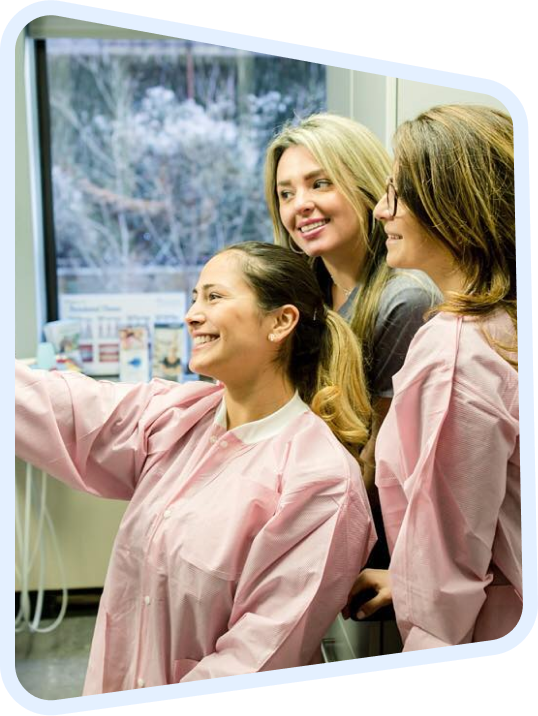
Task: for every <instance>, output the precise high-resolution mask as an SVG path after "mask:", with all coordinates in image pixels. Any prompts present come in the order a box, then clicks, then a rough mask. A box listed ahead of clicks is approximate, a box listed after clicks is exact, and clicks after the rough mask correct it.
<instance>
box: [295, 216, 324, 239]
mask: <svg viewBox="0 0 538 716" xmlns="http://www.w3.org/2000/svg"><path fill="white" fill-rule="evenodd" d="M328 223H329V219H315V220H313V221H309V222H307V223H303V224H301V225H300V226H298V227H297V229H298V231H299V233H300V234H301V236H302V237H303V238H305V239H308V238H312V237H314V236H317V235H318V233H319V232H320V231H321V230H322V229H323V228H324V227H325V226H326V225H327V224H328Z"/></svg>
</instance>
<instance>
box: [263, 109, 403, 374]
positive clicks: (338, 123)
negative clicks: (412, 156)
mask: <svg viewBox="0 0 538 716" xmlns="http://www.w3.org/2000/svg"><path fill="white" fill-rule="evenodd" d="M295 146H302V147H304V148H305V149H307V150H308V151H309V152H310V153H311V154H312V156H313V157H314V158H315V160H316V161H317V162H318V163H319V165H320V166H321V167H323V170H324V171H325V172H327V176H328V178H329V179H330V180H331V181H332V183H333V184H334V186H335V187H336V188H337V189H338V191H339V192H340V193H341V194H342V195H343V196H344V197H345V198H346V199H347V201H348V202H349V203H350V205H351V206H352V207H353V209H354V211H355V213H356V215H357V217H358V220H359V226H360V232H359V235H358V236H357V241H361V240H364V241H365V242H366V248H367V258H366V261H365V264H364V267H363V269H362V274H361V276H360V277H359V283H360V288H359V291H358V295H357V297H356V300H355V301H354V304H353V305H354V310H353V315H352V318H351V322H350V325H351V328H352V330H353V332H354V334H355V336H356V338H357V339H358V341H359V344H360V345H361V348H362V350H363V360H364V362H365V364H366V366H368V365H369V363H370V361H371V357H372V350H373V337H374V327H375V319H376V316H377V313H378V307H379V300H380V297H381V293H382V291H383V289H384V287H385V285H386V283H387V281H388V280H389V279H390V277H391V275H392V271H391V269H390V268H389V267H388V266H387V264H386V261H385V256H386V249H385V240H386V236H385V234H384V231H383V228H382V226H381V225H380V224H377V222H375V220H374V218H373V210H374V207H375V205H376V204H377V201H378V199H379V197H380V196H382V195H383V193H384V191H385V186H386V180H387V176H388V175H389V173H390V171H391V160H390V157H389V155H388V153H387V151H386V150H385V148H384V147H383V145H382V143H381V142H380V141H379V139H378V138H377V137H376V136H375V134H373V133H372V132H371V131H370V130H369V129H367V128H366V127H364V126H363V125H362V124H359V123H358V122H355V121H353V120H351V119H348V118H346V117H340V116H338V115H335V114H330V113H321V114H314V115H311V116H310V117H307V118H306V119H303V120H302V121H301V122H299V124H297V125H291V124H289V125H287V126H285V127H284V129H283V130H282V131H281V132H280V133H279V134H278V135H277V136H276V137H275V138H274V139H273V141H272V142H271V144H270V145H269V147H268V149H267V153H266V161H265V197H266V201H267V206H268V208H269V214H270V216H271V219H272V222H273V229H274V237H275V242H276V243H277V244H280V245H281V246H286V247H287V248H290V249H293V250H294V251H298V247H297V246H296V245H295V243H294V241H293V239H292V237H291V236H290V235H289V233H288V231H287V230H286V228H285V227H284V225H283V223H282V220H281V218H280V209H279V200H278V193H277V187H276V173H277V168H278V163H279V161H280V159H281V157H282V155H283V154H284V152H285V151H286V149H289V148H290V147H295ZM309 263H310V264H311V266H312V268H313V270H314V273H315V274H316V276H317V279H318V282H319V284H320V286H321V289H322V291H323V293H324V297H325V301H326V302H327V303H328V304H329V305H330V304H331V302H332V299H331V293H330V289H331V284H332V282H331V278H330V276H329V273H328V271H327V269H326V268H325V265H324V264H323V261H322V259H321V258H319V257H318V258H315V259H309Z"/></svg>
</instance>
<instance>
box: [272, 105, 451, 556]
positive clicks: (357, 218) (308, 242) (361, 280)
mask: <svg viewBox="0 0 538 716" xmlns="http://www.w3.org/2000/svg"><path fill="white" fill-rule="evenodd" d="M389 172H390V159H389V156H388V154H387V152H386V150H385V149H384V147H383V145H382V144H381V142H380V141H379V140H378V139H377V137H376V136H375V135H374V134H373V133H372V132H370V131H369V130H368V129H367V128H366V127H364V126H363V125H361V124H359V123H357V122H355V121H353V120H350V119H347V118H344V117H340V116H337V115H332V114H327V113H325V114H317V115H312V116H310V117H308V118H306V119H304V120H302V121H301V122H299V123H298V124H297V125H289V126H286V127H285V128H284V129H283V130H282V132H280V134H279V135H278V136H276V137H275V139H274V140H273V141H272V143H271V144H270V145H269V147H268V150H267V155H266V166H265V190H266V199H267V204H268V207H269V212H270V215H271V218H272V221H273V227H274V232H275V241H276V243H278V244H280V245H282V246H287V247H288V248H289V249H291V250H292V251H294V252H296V253H298V254H303V256H305V258H307V259H308V262H309V263H310V265H311V266H312V268H313V270H314V272H315V274H316V277H317V279H318V282H319V285H320V287H321V289H322V291H323V295H324V297H325V301H326V303H327V305H328V306H329V307H331V308H333V309H334V310H336V311H338V312H339V313H340V315H342V316H343V317H344V318H346V320H347V321H348V322H349V323H350V326H351V328H352V330H353V332H354V333H355V336H356V337H357V341H358V343H359V345H360V346H361V348H362V351H363V361H364V370H365V374H366V378H367V383H368V388H369V391H370V394H371V398H372V404H373V420H372V425H371V432H370V435H371V437H370V439H369V441H368V443H367V444H366V446H365V448H364V450H363V451H362V454H361V460H362V468H363V477H364V480H365V484H366V487H367V489H368V493H369V496H370V499H371V503H372V508H373V510H374V517H375V518H376V528H377V531H378V535H379V538H380V539H379V541H378V543H377V545H376V547H375V549H374V553H373V554H372V556H371V560H370V564H373V565H376V566H386V565H387V564H388V552H387V548H386V543H385V540H384V538H383V526H382V522H381V517H380V511H379V507H378V500H377V495H376V488H375V484H374V473H375V462H374V447H375V439H376V435H377V432H378V430H379V427H380V425H381V423H382V421H383V418H384V416H385V415H386V413H387V411H388V408H389V405H390V402H391V399H392V394H393V390H392V376H393V375H394V374H395V373H396V372H397V371H398V370H399V369H400V368H401V367H402V365H403V362H404V359H405V355H406V353H407V349H408V346H409V343H410V342H411V339H412V337H413V336H414V334H415V332H416V331H417V330H418V328H419V327H420V326H421V325H422V324H423V322H424V315H425V313H426V312H427V311H428V309H430V308H431V307H432V305H434V303H436V302H437V301H438V300H439V298H440V296H439V295H438V292H437V290H436V288H435V286H434V285H433V284H432V282H431V281H430V280H429V278H428V277H427V276H426V275H425V274H422V273H420V272H418V271H399V270H394V269H392V268H390V267H388V266H387V263H386V260H385V258H386V253H387V251H386V247H385V241H386V237H385V235H384V232H383V230H382V226H381V225H379V224H377V223H376V222H375V221H374V218H373V210H374V207H375V205H376V202H377V200H378V198H379V197H380V196H381V194H382V193H383V191H384V189H385V182H386V178H387V175H388V174H389Z"/></svg>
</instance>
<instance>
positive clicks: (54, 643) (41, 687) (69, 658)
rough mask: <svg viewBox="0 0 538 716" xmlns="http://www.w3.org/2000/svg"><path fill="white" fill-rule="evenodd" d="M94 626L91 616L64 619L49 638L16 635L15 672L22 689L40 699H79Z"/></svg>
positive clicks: (47, 636)
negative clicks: (77, 697)
mask: <svg viewBox="0 0 538 716" xmlns="http://www.w3.org/2000/svg"><path fill="white" fill-rule="evenodd" d="M51 622H52V620H49V621H47V620H43V622H42V623H41V625H40V626H41V627H45V626H47V625H48V624H50V623H51ZM94 626H95V617H94V616H67V617H65V619H64V620H63V621H62V623H61V624H60V626H59V627H58V628H57V629H55V630H54V631H53V632H50V633H49V634H39V633H37V634H36V633H34V634H31V633H30V632H28V631H24V632H20V633H18V634H16V637H15V671H16V672H17V677H18V679H19V681H20V682H21V685H22V686H23V688H25V689H26V691H28V692H29V693H30V694H32V695H33V696H36V697H38V698H40V699H68V698H72V697H75V696H81V695H82V687H83V685H84V676H85V674H86V668H87V666H88V656H89V653H90V643H91V638H92V634H93V629H94Z"/></svg>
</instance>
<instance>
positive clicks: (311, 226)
mask: <svg viewBox="0 0 538 716" xmlns="http://www.w3.org/2000/svg"><path fill="white" fill-rule="evenodd" d="M326 223H327V219H323V221H316V222H315V223H314V224H307V225H306V226H301V228H300V229H299V231H300V232H301V233H302V234H307V233H308V232H309V231H314V229H319V227H320V226H325V224H326Z"/></svg>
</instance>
